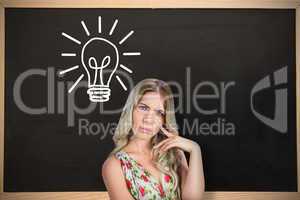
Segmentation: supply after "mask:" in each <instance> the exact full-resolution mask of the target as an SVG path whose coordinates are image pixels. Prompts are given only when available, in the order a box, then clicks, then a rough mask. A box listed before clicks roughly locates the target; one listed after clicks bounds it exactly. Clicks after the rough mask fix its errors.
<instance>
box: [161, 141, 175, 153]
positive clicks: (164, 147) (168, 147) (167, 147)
mask: <svg viewBox="0 0 300 200" xmlns="http://www.w3.org/2000/svg"><path fill="white" fill-rule="evenodd" d="M173 147H177V142H173V143H169V144H166V145H164V146H163V147H162V148H161V151H162V152H164V151H167V150H168V149H170V148H173Z"/></svg>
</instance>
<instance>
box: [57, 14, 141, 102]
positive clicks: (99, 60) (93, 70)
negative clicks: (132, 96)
mask: <svg viewBox="0 0 300 200" xmlns="http://www.w3.org/2000/svg"><path fill="white" fill-rule="evenodd" d="M118 22H119V20H118V19H115V20H114V23H113V25H112V26H111V28H110V29H109V36H111V35H112V34H113V33H114V31H115V30H116V28H117V24H118ZM80 23H81V26H82V28H83V30H84V33H85V35H86V36H88V37H89V38H88V39H87V40H86V39H82V40H79V39H77V37H74V36H73V35H72V34H70V33H65V32H62V33H61V35H62V36H63V37H64V38H66V39H68V40H70V41H72V42H74V43H76V44H78V45H80V46H81V52H80V60H81V64H78V65H75V66H72V67H70V66H69V68H67V69H63V70H60V71H59V75H64V74H66V73H70V72H74V71H76V70H78V69H80V68H83V69H84V72H85V74H81V75H80V76H79V77H78V78H77V80H76V81H75V83H74V84H73V85H72V86H71V87H70V88H69V89H68V93H71V92H72V91H73V90H74V89H75V88H76V86H77V85H78V83H79V82H80V81H81V80H82V79H83V78H84V77H87V79H88V90H87V94H88V95H89V100H90V101H92V102H106V101H109V99H110V94H111V89H110V82H111V80H112V77H113V75H114V74H115V72H116V70H117V69H118V68H120V69H123V70H125V71H126V72H128V73H130V74H132V73H133V71H132V69H130V68H128V67H127V66H125V65H124V64H122V63H120V59H121V58H122V57H120V55H121V56H140V55H141V52H138V51H136V52H130V51H128V52H123V53H121V54H120V53H119V50H118V46H117V45H116V44H118V45H122V44H123V43H124V42H125V41H126V42H127V41H128V39H129V38H130V37H132V35H133V34H134V30H131V31H129V32H128V33H127V34H126V35H125V36H124V37H122V38H120V40H119V42H116V43H115V42H112V41H110V40H109V39H108V38H105V37H104V36H101V35H102V34H105V33H104V32H105V30H103V27H102V24H103V18H102V17H101V16H98V30H97V32H96V33H95V34H100V36H93V37H92V36H91V35H93V31H92V32H91V31H90V30H89V28H88V26H87V25H86V23H85V21H83V20H81V21H80ZM82 41H86V42H82ZM77 55H79V52H78V53H76V52H63V53H61V56H62V57H77ZM66 59H69V58H66ZM70 59H71V58H70ZM104 69H105V70H104ZM107 69H108V70H107ZM107 71H109V73H107ZM116 79H117V81H118V83H119V84H120V85H121V86H122V88H123V89H124V90H125V91H127V90H128V89H127V87H126V85H125V84H124V81H122V79H121V78H120V77H119V76H117V75H116Z"/></svg>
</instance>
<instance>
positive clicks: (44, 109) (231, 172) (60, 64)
mask: <svg viewBox="0 0 300 200" xmlns="http://www.w3.org/2000/svg"><path fill="white" fill-rule="evenodd" d="M99 17H101V23H102V24H101V25H102V26H101V34H100V33H99V32H100V31H99V23H98V22H99ZM116 19H118V24H117V26H116V27H115V30H114V33H113V34H112V35H110V34H109V31H110V30H111V28H112V26H113V24H114V23H115V20H116ZM82 21H84V23H85V25H86V27H87V29H88V30H89V34H90V35H89V36H88V35H87V32H86V30H85V29H84V27H83V25H82V23H81V22H82ZM131 30H134V33H133V34H132V35H131V36H130V37H128V39H127V40H126V41H125V42H124V43H122V45H118V48H119V52H120V53H121V52H139V53H140V55H138V56H122V55H120V61H121V60H122V61H121V62H122V64H123V65H124V66H127V67H128V68H130V69H131V70H132V72H133V73H129V72H128V71H127V72H126V71H124V70H123V73H121V70H120V71H119V72H118V73H119V77H120V78H121V80H123V83H124V85H125V86H127V90H125V89H124V87H123V86H122V85H121V84H120V82H119V81H118V79H117V78H116V77H115V76H114V77H113V78H112V80H111V85H110V86H111V87H110V88H111V95H110V100H109V101H107V102H101V103H99V102H91V101H90V100H89V96H88V94H87V88H86V86H87V85H86V79H85V78H83V79H82V81H81V83H79V84H78V87H77V89H74V91H72V92H70V93H69V92H68V90H69V89H70V88H71V87H72V85H73V84H74V83H75V81H76V80H78V77H80V75H81V74H82V73H84V70H83V69H82V67H81V66H80V63H81V60H80V56H74V57H65V56H62V53H70V52H80V49H81V48H82V45H83V44H84V43H85V42H87V41H88V39H89V38H91V37H97V36H99V35H101V36H102V37H105V38H109V40H110V41H115V42H116V44H118V42H120V40H121V38H124V36H126V34H128V33H130V31H131ZM62 33H67V34H68V35H70V36H72V37H73V38H76V39H78V40H79V41H81V45H78V43H76V42H74V41H72V40H70V39H68V38H67V37H65V36H63V35H62ZM94 51H96V50H94ZM95 53H97V52H95ZM76 65H79V69H78V70H74V71H72V72H69V73H66V74H64V76H59V72H61V70H65V69H67V68H69V67H72V66H76ZM124 72H125V73H124ZM295 72H296V66H295V10H294V9H45V8H44V9H30V8H26V9H25V8H6V9H5V159H4V191H5V192H14V191H18V192H21V191H105V190H106V188H105V186H104V184H103V180H102V179H101V174H100V169H101V165H102V163H103V161H104V160H105V159H106V157H107V156H108V154H109V152H110V151H111V150H112V148H113V142H112V135H113V129H114V127H115V125H116V124H117V123H118V119H119V117H120V110H121V109H122V106H123V105H124V104H125V101H126V99H127V96H128V94H129V91H130V88H132V84H133V85H134V84H136V83H137V82H139V81H140V80H142V79H145V78H151V77H153V78H159V79H162V80H165V81H167V82H169V83H170V84H171V85H172V89H173V92H174V93H176V94H179V95H178V96H177V97H175V103H176V107H177V108H178V110H177V112H176V118H177V122H178V125H179V128H180V134H181V135H182V136H184V137H187V138H190V139H193V140H194V141H196V142H198V143H199V144H200V146H201V149H202V154H203V163H204V171H205V182H206V191H297V146H296V73H295ZM126 76H129V77H131V79H130V80H131V81H129V80H127V79H126ZM178 85H180V88H182V91H180V90H179V89H178ZM205 95H206V96H205ZM87 106H90V110H87V109H85V110H83V108H86V107H87ZM81 109H82V110H81ZM118 109H119V111H116V112H115V113H114V114H107V113H106V111H109V110H118ZM275 110H276V111H277V112H275ZM84 111H85V112H84ZM275 119H276V120H275ZM193 127H194V129H193Z"/></svg>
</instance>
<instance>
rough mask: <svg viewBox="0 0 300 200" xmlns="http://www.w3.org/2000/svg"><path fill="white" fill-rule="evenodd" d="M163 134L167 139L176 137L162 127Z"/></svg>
mask: <svg viewBox="0 0 300 200" xmlns="http://www.w3.org/2000/svg"><path fill="white" fill-rule="evenodd" d="M160 129H161V131H162V132H163V134H165V135H166V136H167V137H172V136H176V135H175V134H174V133H171V132H169V131H168V130H167V129H165V128H164V127H163V126H161V127H160Z"/></svg>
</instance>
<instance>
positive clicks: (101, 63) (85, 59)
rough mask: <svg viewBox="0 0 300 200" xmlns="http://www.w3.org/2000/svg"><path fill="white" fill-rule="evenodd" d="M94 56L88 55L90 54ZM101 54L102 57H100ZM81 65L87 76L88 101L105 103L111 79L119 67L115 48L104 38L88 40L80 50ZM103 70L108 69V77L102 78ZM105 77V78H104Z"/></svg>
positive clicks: (108, 94) (107, 98)
mask: <svg viewBox="0 0 300 200" xmlns="http://www.w3.org/2000/svg"><path fill="white" fill-rule="evenodd" d="M95 49H98V50H99V51H96V55H95V56H93V55H89V50H90V53H92V54H95ZM101 54H103V55H101ZM81 63H82V65H83V67H84V69H85V71H86V73H87V76H88V87H89V89H88V91H87V93H88V94H89V98H90V101H92V102H106V101H108V100H109V96H110V88H109V84H110V81H111V78H112V76H113V74H114V73H115V71H116V70H117V68H118V65H119V52H118V49H117V47H116V46H115V45H114V44H113V43H112V42H110V41H108V40H107V39H104V38H100V37H95V38H92V39H90V40H89V41H88V42H87V43H85V45H84V46H83V48H82V51H81ZM104 69H110V70H109V72H111V73H109V74H108V76H104V75H106V74H104ZM105 77H107V78H105Z"/></svg>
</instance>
